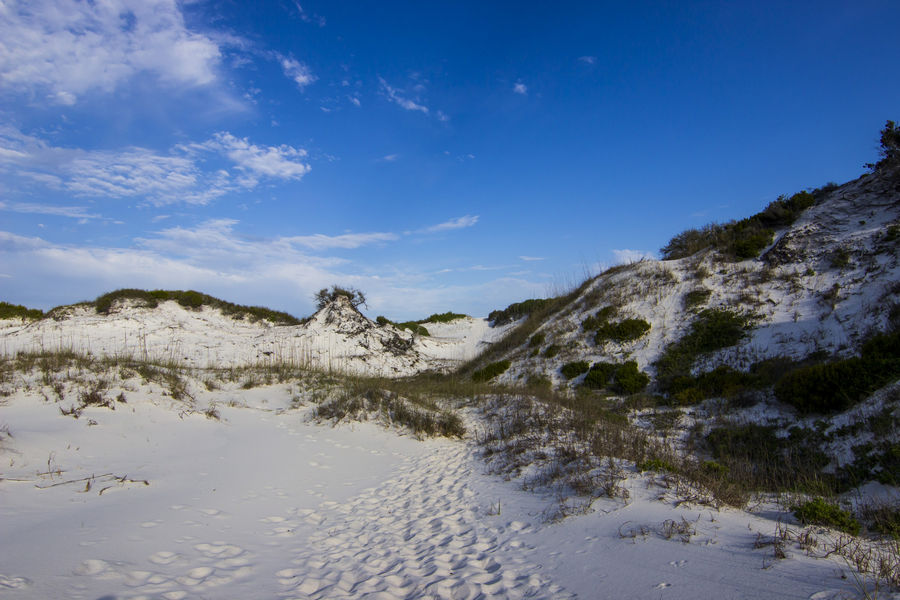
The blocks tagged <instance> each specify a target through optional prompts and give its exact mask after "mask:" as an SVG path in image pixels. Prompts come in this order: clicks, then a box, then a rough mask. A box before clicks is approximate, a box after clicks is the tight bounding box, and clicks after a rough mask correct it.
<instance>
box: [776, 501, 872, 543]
mask: <svg viewBox="0 0 900 600" xmlns="http://www.w3.org/2000/svg"><path fill="white" fill-rule="evenodd" d="M791 510H792V511H794V515H795V516H796V517H797V518H798V519H800V522H801V523H804V524H808V525H824V526H826V527H833V528H834V529H838V530H840V531H844V532H846V533H849V534H851V535H859V530H860V525H859V521H857V520H856V519H854V518H853V516H852V515H851V514H850V513H849V512H847V511H845V510H841V509H840V508H839V507H837V506H835V505H834V504H829V503H828V502H825V500H823V499H822V498H815V499H813V500H810V501H808V502H803V503H801V504H798V505H795V506H792V507H791Z"/></svg>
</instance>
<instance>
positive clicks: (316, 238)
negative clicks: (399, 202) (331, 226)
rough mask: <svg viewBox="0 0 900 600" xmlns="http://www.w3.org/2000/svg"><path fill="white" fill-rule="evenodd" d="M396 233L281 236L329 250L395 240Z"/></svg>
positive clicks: (297, 243)
mask: <svg viewBox="0 0 900 600" xmlns="http://www.w3.org/2000/svg"><path fill="white" fill-rule="evenodd" d="M399 238H400V236H398V235H397V234H396V233H345V234H343V235H334V236H329V235H323V234H321V233H317V234H315V235H300V236H292V237H285V238H281V240H282V241H285V242H289V243H291V244H295V245H297V246H304V247H306V248H310V249H312V250H328V249H332V248H346V249H352V248H359V247H360V246H368V245H370V244H377V243H381V242H393V241H395V240H397V239H399Z"/></svg>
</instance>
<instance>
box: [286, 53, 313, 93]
mask: <svg viewBox="0 0 900 600" xmlns="http://www.w3.org/2000/svg"><path fill="white" fill-rule="evenodd" d="M279 62H280V63H281V68H282V70H284V74H285V75H287V76H288V77H290V78H291V79H293V80H294V83H296V84H297V87H298V88H300V89H301V90H302V89H303V88H305V87H306V86H308V85H309V84H311V83H313V82H315V81H316V79H318V78H317V77H316V76H315V75H313V72H312V71H311V70H310V68H309V67H308V66H307V65H305V64H303V63H301V62H299V61H297V60H296V59H294V58H288V57H286V56H281V57H279Z"/></svg>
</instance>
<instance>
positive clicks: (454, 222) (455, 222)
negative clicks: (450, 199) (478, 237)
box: [422, 215, 478, 233]
mask: <svg viewBox="0 0 900 600" xmlns="http://www.w3.org/2000/svg"><path fill="white" fill-rule="evenodd" d="M477 222H478V215H466V216H464V217H459V218H458V219H450V220H449V221H445V222H443V223H439V224H437V225H432V226H431V227H426V228H425V229H423V230H422V231H424V232H426V233H436V232H438V231H448V230H451V229H462V228H464V227H472V226H473V225H475V223H477Z"/></svg>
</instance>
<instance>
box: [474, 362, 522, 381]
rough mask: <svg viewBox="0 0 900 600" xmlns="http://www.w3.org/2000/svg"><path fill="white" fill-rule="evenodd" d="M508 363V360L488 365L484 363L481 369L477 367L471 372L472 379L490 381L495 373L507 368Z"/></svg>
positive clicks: (502, 371) (503, 371) (497, 373)
mask: <svg viewBox="0 0 900 600" xmlns="http://www.w3.org/2000/svg"><path fill="white" fill-rule="evenodd" d="M511 364H512V363H510V362H509V361H508V360H501V361H499V362H494V363H491V364H489V365H486V366H485V367H484V368H483V369H479V370H477V371H475V372H474V373H472V381H490V380H491V379H493V378H494V377H496V376H497V375H500V374H501V373H505V372H506V370H507V369H509V367H510V365H511Z"/></svg>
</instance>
